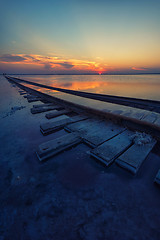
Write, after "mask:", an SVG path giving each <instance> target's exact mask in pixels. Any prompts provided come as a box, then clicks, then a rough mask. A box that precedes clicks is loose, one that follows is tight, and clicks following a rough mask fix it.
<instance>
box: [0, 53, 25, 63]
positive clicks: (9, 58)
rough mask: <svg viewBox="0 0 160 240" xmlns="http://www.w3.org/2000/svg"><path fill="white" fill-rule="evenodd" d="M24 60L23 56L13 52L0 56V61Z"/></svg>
mask: <svg viewBox="0 0 160 240" xmlns="http://www.w3.org/2000/svg"><path fill="white" fill-rule="evenodd" d="M25 60H26V58H25V57H21V56H19V55H13V54H4V55H1V56H0V61H2V62H23V61H25Z"/></svg>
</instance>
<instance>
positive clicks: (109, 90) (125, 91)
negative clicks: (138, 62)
mask: <svg viewBox="0 0 160 240" xmlns="http://www.w3.org/2000/svg"><path fill="white" fill-rule="evenodd" d="M19 77H21V78H22V79H26V80H29V81H33V82H38V83H42V84H45V85H49V86H53V87H60V88H66V89H73V90H79V91H86V92H94V93H103V94H109V95H119V96H127V97H136V98H144V99H154V100H160V94H159V91H160V74H151V75H149V74H148V75H22V76H19Z"/></svg>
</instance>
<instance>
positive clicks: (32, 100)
mask: <svg viewBox="0 0 160 240" xmlns="http://www.w3.org/2000/svg"><path fill="white" fill-rule="evenodd" d="M27 100H28V102H29V103H32V102H37V101H41V100H42V99H41V98H40V97H28V98H27Z"/></svg>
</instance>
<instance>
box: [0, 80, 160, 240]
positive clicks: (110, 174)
mask: <svg viewBox="0 0 160 240" xmlns="http://www.w3.org/2000/svg"><path fill="white" fill-rule="evenodd" d="M0 83H1V88H0V103H1V104H0V113H1V115H0V126H1V131H0V141H1V144H0V154H1V158H0V159H1V161H0V193H1V194H0V240H1V239H2V240H12V239H15V240H20V239H22V240H23V239H24V240H32V239H34V240H41V239H42V240H44V239H45V240H64V239H66V240H108V239H109V240H117V239H119V240H129V239H130V240H139V239H140V240H159V239H160V228H159V223H160V201H159V200H160V188H159V187H157V186H156V185H155V184H154V178H155V175H156V173H157V171H158V169H159V168H160V156H159V151H158V149H159V146H157V147H156V148H154V150H153V151H152V152H151V153H150V154H149V156H148V157H147V159H146V160H145V162H144V164H143V165H142V167H141V168H140V170H139V172H138V174H137V175H136V176H133V175H131V174H130V173H128V172H127V171H125V170H124V169H121V168H119V167H118V166H117V165H116V164H115V163H114V164H113V165H112V166H110V167H109V168H106V167H104V166H103V165H101V164H100V163H99V162H96V161H95V160H94V159H92V158H90V155H89V154H88V151H90V148H89V147H88V146H86V145H84V144H80V145H78V146H76V147H74V148H72V149H70V150H69V151H65V152H63V153H61V154H59V155H57V156H55V157H53V158H51V159H49V160H48V161H46V162H44V163H40V162H39V161H38V159H37V157H36V154H35V152H36V150H37V148H38V145H39V144H41V143H43V142H46V141H49V140H51V139H55V138H57V137H59V136H62V135H63V134H68V133H67V132H64V130H61V131H58V132H56V133H53V134H50V135H48V136H45V137H44V136H43V135H42V134H41V133H40V127H39V126H40V124H41V123H43V122H46V121H49V120H47V119H46V118H45V113H41V114H37V115H36V116H35V115H32V114H31V113H30V108H31V107H32V105H33V104H29V103H28V102H27V100H26V99H25V98H23V96H21V95H19V94H18V91H17V89H16V88H15V87H12V85H11V84H9V82H8V81H7V80H6V79H4V77H1V78H0ZM39 103H40V102H37V104H39ZM22 106H23V108H21V107H22ZM13 109H15V111H14V112H13Z"/></svg>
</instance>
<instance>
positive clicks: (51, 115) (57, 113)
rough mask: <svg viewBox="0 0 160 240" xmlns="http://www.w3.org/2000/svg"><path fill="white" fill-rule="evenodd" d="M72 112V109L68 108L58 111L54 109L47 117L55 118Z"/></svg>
mask: <svg viewBox="0 0 160 240" xmlns="http://www.w3.org/2000/svg"><path fill="white" fill-rule="evenodd" d="M70 112H72V110H68V109H64V110H60V111H56V112H55V111H52V112H50V113H47V114H46V118H47V119H51V118H55V117H57V116H60V115H63V114H68V113H70Z"/></svg>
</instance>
